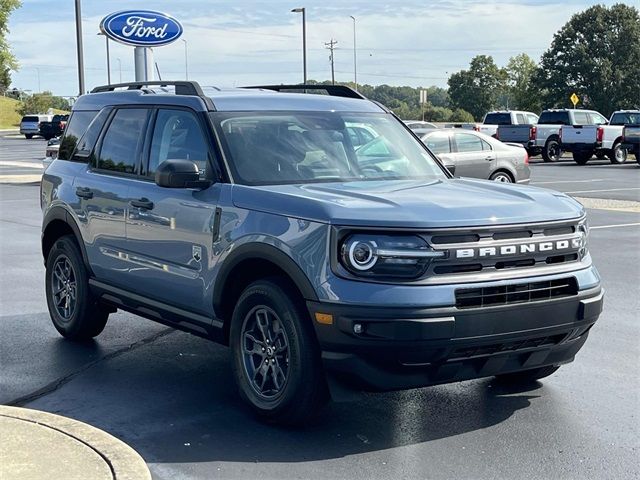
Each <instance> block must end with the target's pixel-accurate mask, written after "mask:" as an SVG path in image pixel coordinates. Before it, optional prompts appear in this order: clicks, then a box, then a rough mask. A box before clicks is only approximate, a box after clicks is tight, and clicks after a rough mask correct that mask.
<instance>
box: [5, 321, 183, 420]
mask: <svg viewBox="0 0 640 480" xmlns="http://www.w3.org/2000/svg"><path fill="white" fill-rule="evenodd" d="M176 331H177V330H175V329H173V328H166V329H164V330H162V331H160V332H158V333H156V334H155V335H151V336H150V337H146V338H143V339H142V340H138V341H137V342H134V343H132V344H130V345H127V346H125V347H122V348H119V349H117V350H114V351H113V352H111V353H108V354H107V355H105V356H103V357H100V358H97V359H96V360H94V361H92V362H89V363H87V364H85V365H84V366H83V367H82V368H80V369H79V370H76V371H74V372H72V373H70V374H68V375H65V376H64V377H61V378H58V379H57V380H54V381H53V382H51V383H48V384H47V385H45V386H44V387H42V388H39V389H38V390H36V391H35V392H32V393H29V394H27V395H23V396H21V397H18V398H16V399H14V400H11V401H10V402H7V403H5V405H8V406H10V407H23V406H25V405H26V404H28V403H31V402H33V401H35V400H38V399H40V398H42V397H44V396H46V395H49V394H51V393H53V392H55V391H56V390H58V389H60V388H62V387H63V386H64V385H66V384H67V383H69V382H70V381H71V380H73V379H74V378H76V377H78V376H79V375H81V374H83V373H84V372H86V371H87V370H89V369H90V368H93V367H95V366H96V365H98V364H99V363H102V362H104V361H107V360H111V359H113V358H116V357H119V356H120V355H123V354H125V353H127V352H131V351H132V350H135V349H137V348H140V347H143V346H145V345H148V344H150V343H153V342H155V341H156V340H158V339H160V338H162V337H165V336H167V335H169V334H171V333H174V332H176Z"/></svg>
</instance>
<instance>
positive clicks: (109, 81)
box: [98, 32, 111, 85]
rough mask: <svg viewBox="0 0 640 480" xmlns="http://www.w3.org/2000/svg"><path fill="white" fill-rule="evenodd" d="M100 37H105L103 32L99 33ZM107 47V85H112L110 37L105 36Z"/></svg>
mask: <svg viewBox="0 0 640 480" xmlns="http://www.w3.org/2000/svg"><path fill="white" fill-rule="evenodd" d="M98 35H104V33H102V32H98ZM104 39H105V40H106V46H107V85H111V59H110V58H109V37H107V36H106V35H104Z"/></svg>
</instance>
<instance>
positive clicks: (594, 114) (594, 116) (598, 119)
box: [589, 112, 607, 125]
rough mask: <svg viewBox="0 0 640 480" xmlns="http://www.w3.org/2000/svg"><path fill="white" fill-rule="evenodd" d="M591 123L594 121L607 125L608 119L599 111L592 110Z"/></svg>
mask: <svg viewBox="0 0 640 480" xmlns="http://www.w3.org/2000/svg"><path fill="white" fill-rule="evenodd" d="M589 123H592V124H595V125H606V124H607V119H606V118H604V117H603V116H602V115H600V114H599V113H597V112H591V113H589Z"/></svg>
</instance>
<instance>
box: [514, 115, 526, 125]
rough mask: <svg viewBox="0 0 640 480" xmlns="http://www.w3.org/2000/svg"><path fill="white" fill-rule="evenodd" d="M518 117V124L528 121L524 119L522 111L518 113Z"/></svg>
mask: <svg viewBox="0 0 640 480" xmlns="http://www.w3.org/2000/svg"><path fill="white" fill-rule="evenodd" d="M516 118H517V119H518V124H520V125H524V124H525V123H527V121H526V120H525V119H524V115H523V114H522V113H518V114H516Z"/></svg>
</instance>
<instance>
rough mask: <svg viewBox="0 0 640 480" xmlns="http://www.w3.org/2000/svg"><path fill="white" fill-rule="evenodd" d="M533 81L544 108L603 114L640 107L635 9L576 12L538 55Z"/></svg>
mask: <svg viewBox="0 0 640 480" xmlns="http://www.w3.org/2000/svg"><path fill="white" fill-rule="evenodd" d="M535 82H536V84H537V86H538V88H540V89H541V90H542V93H543V99H544V101H545V106H548V107H552V106H558V107H566V106H570V105H571V104H570V101H569V97H570V96H571V94H572V93H574V92H575V93H576V95H578V97H579V98H580V100H581V104H582V105H583V106H585V107H589V108H593V109H595V110H598V111H600V112H601V113H603V114H605V115H609V114H611V113H612V112H613V111H614V110H617V109H621V108H632V107H634V106H640V105H639V104H640V13H639V12H638V10H637V9H636V8H635V7H631V6H629V5H624V4H616V5H613V6H612V7H610V8H607V7H605V6H603V5H595V6H593V7H591V8H588V9H587V10H585V11H584V12H581V13H577V14H575V15H574V16H573V17H571V19H570V20H569V22H567V23H566V24H565V25H564V26H563V27H562V28H561V29H560V30H559V31H558V32H557V33H556V34H555V35H554V38H553V42H552V43H551V47H550V48H549V50H547V51H546V52H545V53H544V54H543V55H542V61H541V63H540V69H539V70H538V72H537V74H536V76H535Z"/></svg>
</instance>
